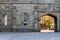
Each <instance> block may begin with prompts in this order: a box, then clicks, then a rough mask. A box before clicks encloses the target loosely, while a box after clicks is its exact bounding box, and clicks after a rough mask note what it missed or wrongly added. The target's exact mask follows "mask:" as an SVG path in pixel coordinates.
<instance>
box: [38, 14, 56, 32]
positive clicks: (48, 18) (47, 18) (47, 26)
mask: <svg viewBox="0 0 60 40" xmlns="http://www.w3.org/2000/svg"><path fill="white" fill-rule="evenodd" d="M39 23H40V32H57V17H56V16H54V15H51V14H46V15H43V16H41V18H40V22H39Z"/></svg>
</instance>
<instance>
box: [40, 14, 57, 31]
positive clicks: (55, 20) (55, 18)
mask: <svg viewBox="0 0 60 40" xmlns="http://www.w3.org/2000/svg"><path fill="white" fill-rule="evenodd" d="M46 15H47V16H50V17H52V18H54V23H55V26H54V28H55V29H54V32H57V17H56V16H55V15H52V14H44V15H42V16H41V17H43V16H46ZM41 17H40V18H41ZM40 21H41V20H40ZM40 28H41V26H40Z"/></svg>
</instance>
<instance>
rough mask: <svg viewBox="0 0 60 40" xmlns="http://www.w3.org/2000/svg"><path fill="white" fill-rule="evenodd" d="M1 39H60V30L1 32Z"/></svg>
mask: <svg viewBox="0 0 60 40" xmlns="http://www.w3.org/2000/svg"><path fill="white" fill-rule="evenodd" d="M0 40H60V32H56V33H55V32H54V33H40V32H30V33H16V32H15V33H0Z"/></svg>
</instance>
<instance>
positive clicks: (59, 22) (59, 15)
mask: <svg viewBox="0 0 60 40" xmlns="http://www.w3.org/2000/svg"><path fill="white" fill-rule="evenodd" d="M59 17H60V14H59V13H57V31H59V30H60V27H59V26H60V21H59V20H60V18H59Z"/></svg>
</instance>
